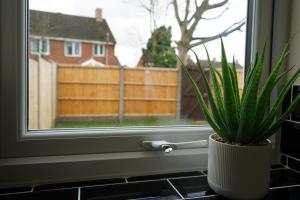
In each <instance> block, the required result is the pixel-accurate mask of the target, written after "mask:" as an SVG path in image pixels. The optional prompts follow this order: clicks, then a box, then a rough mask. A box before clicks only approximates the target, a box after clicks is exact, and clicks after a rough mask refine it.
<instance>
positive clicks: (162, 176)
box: [127, 171, 203, 182]
mask: <svg viewBox="0 0 300 200" xmlns="http://www.w3.org/2000/svg"><path fill="white" fill-rule="evenodd" d="M201 175H203V174H202V173H201V172H197V171H195V172H181V173H170V174H156V175H149V176H135V177H129V178H127V180H128V181H129V182H133V181H145V180H158V179H167V178H176V177H188V176H201Z"/></svg>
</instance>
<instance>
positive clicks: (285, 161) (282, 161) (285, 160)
mask: <svg viewBox="0 0 300 200" xmlns="http://www.w3.org/2000/svg"><path fill="white" fill-rule="evenodd" d="M280 162H281V164H283V165H286V164H287V157H286V156H285V155H281V157H280Z"/></svg>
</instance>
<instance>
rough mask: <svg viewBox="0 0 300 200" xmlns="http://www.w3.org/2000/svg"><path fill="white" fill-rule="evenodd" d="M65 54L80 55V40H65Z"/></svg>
mask: <svg viewBox="0 0 300 200" xmlns="http://www.w3.org/2000/svg"><path fill="white" fill-rule="evenodd" d="M65 55H66V56H74V57H79V56H81V43H80V42H69V41H67V42H65Z"/></svg>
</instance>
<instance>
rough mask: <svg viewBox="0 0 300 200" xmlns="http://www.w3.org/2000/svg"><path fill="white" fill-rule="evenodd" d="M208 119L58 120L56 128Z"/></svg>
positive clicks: (198, 122) (204, 122)
mask: <svg viewBox="0 0 300 200" xmlns="http://www.w3.org/2000/svg"><path fill="white" fill-rule="evenodd" d="M202 124H207V122H206V121H193V120H184V119H176V118H152V119H124V120H110V121H109V120H89V121H87V120H82V121H77V120H76V121H57V122H56V124H55V128H87V127H124V126H163V125H202Z"/></svg>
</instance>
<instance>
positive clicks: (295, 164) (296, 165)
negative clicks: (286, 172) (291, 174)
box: [288, 158, 300, 171]
mask: <svg viewBox="0 0 300 200" xmlns="http://www.w3.org/2000/svg"><path fill="white" fill-rule="evenodd" d="M288 165H289V167H290V168H292V169H295V170H297V171H300V161H298V160H295V159H293V158H288Z"/></svg>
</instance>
